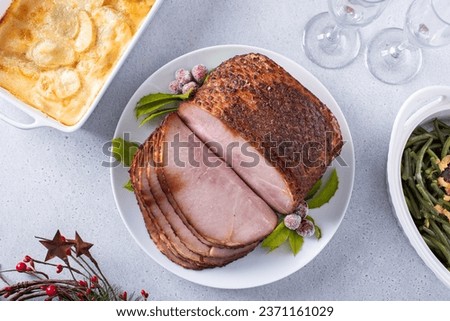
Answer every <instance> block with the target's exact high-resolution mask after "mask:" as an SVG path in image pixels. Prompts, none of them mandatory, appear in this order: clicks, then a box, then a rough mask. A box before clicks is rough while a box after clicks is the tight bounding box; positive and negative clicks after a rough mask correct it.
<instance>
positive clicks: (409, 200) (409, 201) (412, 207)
mask: <svg viewBox="0 0 450 321" xmlns="http://www.w3.org/2000/svg"><path fill="white" fill-rule="evenodd" d="M406 193H407V194H408V196H405V201H406V205H408V209H409V212H410V213H411V214H412V215H413V217H414V218H415V219H417V220H420V219H421V218H422V215H420V210H419V207H418V206H417V203H416V202H415V201H414V199H413V196H412V194H411V192H410V191H409V189H406Z"/></svg>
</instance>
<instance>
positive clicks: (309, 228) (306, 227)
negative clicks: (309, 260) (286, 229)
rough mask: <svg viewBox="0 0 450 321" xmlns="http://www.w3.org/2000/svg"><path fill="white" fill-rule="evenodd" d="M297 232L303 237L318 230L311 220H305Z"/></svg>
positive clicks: (311, 234)
mask: <svg viewBox="0 0 450 321" xmlns="http://www.w3.org/2000/svg"><path fill="white" fill-rule="evenodd" d="M296 231H297V234H298V235H300V236H303V237H310V236H313V235H314V232H315V231H316V229H315V227H314V224H313V223H312V222H311V221H310V220H303V221H302V223H301V224H300V226H299V227H298V229H297V230H296Z"/></svg>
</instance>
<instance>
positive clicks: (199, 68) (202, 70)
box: [191, 64, 208, 85]
mask: <svg viewBox="0 0 450 321" xmlns="http://www.w3.org/2000/svg"><path fill="white" fill-rule="evenodd" d="M191 73H192V76H193V77H194V79H195V81H196V82H197V83H198V84H199V85H201V84H202V83H203V81H204V80H205V78H206V76H207V75H208V68H206V66H204V65H201V64H200V65H196V66H194V67H193V68H192V70H191Z"/></svg>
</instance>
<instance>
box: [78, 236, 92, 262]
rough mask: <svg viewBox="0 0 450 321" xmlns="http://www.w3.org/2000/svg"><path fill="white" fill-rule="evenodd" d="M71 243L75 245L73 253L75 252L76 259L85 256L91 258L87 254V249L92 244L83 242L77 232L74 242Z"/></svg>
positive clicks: (88, 253)
mask: <svg viewBox="0 0 450 321" xmlns="http://www.w3.org/2000/svg"><path fill="white" fill-rule="evenodd" d="M73 241H74V244H75V251H76V255H77V257H79V256H81V255H86V256H87V257H88V258H92V255H91V253H90V252H89V249H90V248H91V247H92V246H93V245H94V244H92V243H88V242H85V241H83V239H82V238H81V237H80V235H79V234H78V232H75V240H73Z"/></svg>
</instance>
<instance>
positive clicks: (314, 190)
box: [305, 179, 322, 200]
mask: <svg viewBox="0 0 450 321" xmlns="http://www.w3.org/2000/svg"><path fill="white" fill-rule="evenodd" d="M320 186H322V180H321V179H319V180H318V181H317V182H316V183H315V184H314V185H313V187H312V188H311V190H310V191H309V192H308V194H306V197H305V200H309V199H310V198H313V196H314V195H316V193H317V192H318V191H319V189H320Z"/></svg>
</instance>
